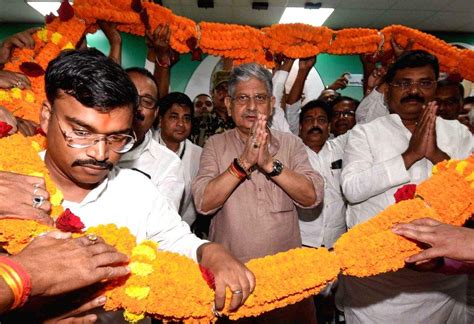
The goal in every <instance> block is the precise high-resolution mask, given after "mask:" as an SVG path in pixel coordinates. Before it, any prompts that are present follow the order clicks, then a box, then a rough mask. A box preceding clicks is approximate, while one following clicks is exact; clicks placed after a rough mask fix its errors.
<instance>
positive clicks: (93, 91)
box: [45, 48, 138, 112]
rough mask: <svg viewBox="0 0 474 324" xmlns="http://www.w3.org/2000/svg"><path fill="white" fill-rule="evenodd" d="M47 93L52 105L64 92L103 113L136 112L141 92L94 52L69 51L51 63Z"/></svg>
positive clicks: (125, 75)
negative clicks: (130, 110) (123, 110)
mask: <svg viewBox="0 0 474 324" xmlns="http://www.w3.org/2000/svg"><path fill="white" fill-rule="evenodd" d="M45 89H46V97H47V98H48V101H49V102H50V103H51V104H53V103H54V100H55V99H56V98H57V96H58V92H59V90H63V91H64V92H65V93H67V94H68V95H70V96H73V97H74V98H75V99H76V100H77V101H79V102H80V103H81V104H82V105H84V106H86V107H90V108H94V109H97V110H99V111H104V112H105V111H110V110H112V109H115V108H118V107H124V106H131V107H132V108H133V110H134V111H135V110H136V109H137V107H138V94H137V90H136V88H135V86H134V85H133V82H132V81H131V80H130V78H129V77H128V75H127V73H125V71H124V70H123V69H122V67H121V66H120V65H118V64H117V63H115V62H114V61H113V60H112V59H110V58H108V57H106V56H105V55H104V54H102V53H101V52H99V51H98V50H96V49H94V48H88V49H84V50H66V51H63V52H61V53H60V54H59V56H58V57H56V58H55V59H53V60H52V61H51V62H49V64H48V67H47V68H46V75H45Z"/></svg>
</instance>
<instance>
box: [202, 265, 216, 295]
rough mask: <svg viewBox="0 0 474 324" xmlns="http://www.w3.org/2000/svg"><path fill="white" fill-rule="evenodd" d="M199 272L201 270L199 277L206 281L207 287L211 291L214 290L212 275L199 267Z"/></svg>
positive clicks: (206, 269)
mask: <svg viewBox="0 0 474 324" xmlns="http://www.w3.org/2000/svg"><path fill="white" fill-rule="evenodd" d="M199 270H201V275H202V277H203V278H204V280H206V282H207V285H208V286H209V288H211V289H212V290H216V282H215V281H214V274H213V273H212V272H211V271H210V270H209V269H208V268H206V267H203V266H202V265H199Z"/></svg>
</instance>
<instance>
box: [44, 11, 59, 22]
mask: <svg viewBox="0 0 474 324" xmlns="http://www.w3.org/2000/svg"><path fill="white" fill-rule="evenodd" d="M55 18H56V16H55V15H54V14H53V13H52V12H50V13H49V14H47V15H46V16H44V21H45V22H46V24H50V23H52V22H53V21H54V19H55Z"/></svg>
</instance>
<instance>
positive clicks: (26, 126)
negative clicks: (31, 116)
mask: <svg viewBox="0 0 474 324" xmlns="http://www.w3.org/2000/svg"><path fill="white" fill-rule="evenodd" d="M16 121H17V126H18V131H19V132H20V133H21V134H22V135H23V136H35V135H36V133H37V130H38V127H39V124H38V123H35V122H34V121H32V120H28V119H23V118H19V117H17V118H16Z"/></svg>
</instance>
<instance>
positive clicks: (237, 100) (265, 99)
mask: <svg viewBox="0 0 474 324" xmlns="http://www.w3.org/2000/svg"><path fill="white" fill-rule="evenodd" d="M257 96H262V97H264V98H263V99H262V101H260V102H259V101H258V99H257ZM238 97H241V98H242V97H245V98H247V99H246V101H245V102H241V101H240V100H239V98H238ZM229 98H231V99H232V101H234V102H236V103H237V104H238V105H241V106H243V105H248V104H249V103H250V98H252V100H253V101H254V102H255V103H256V104H257V105H263V104H265V103H267V102H268V99H269V98H271V96H269V95H267V94H261V93H257V94H256V95H254V96H249V95H246V94H240V95H237V96H234V97H232V96H229Z"/></svg>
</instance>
